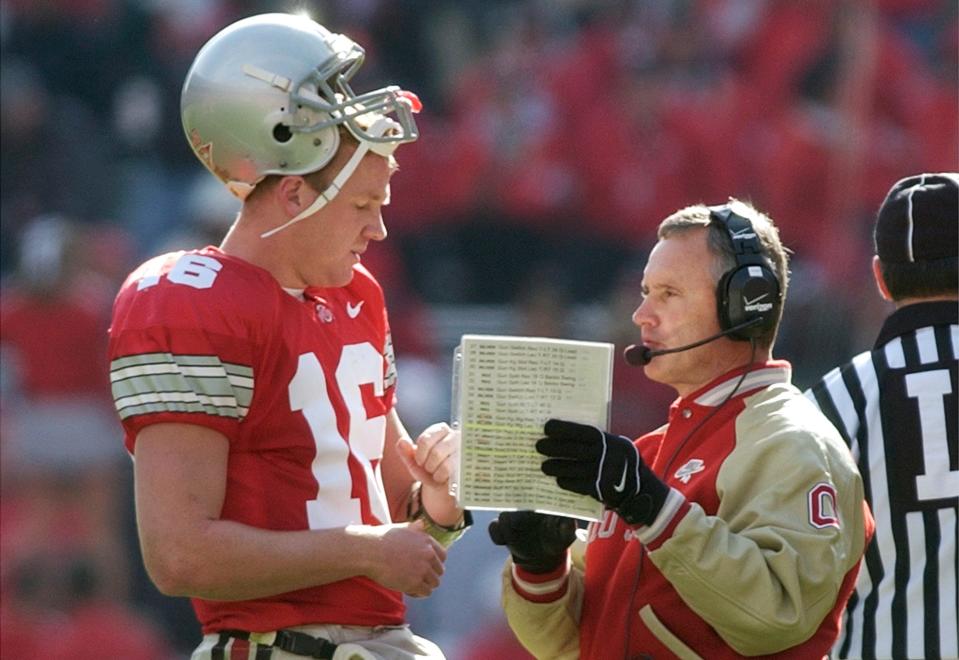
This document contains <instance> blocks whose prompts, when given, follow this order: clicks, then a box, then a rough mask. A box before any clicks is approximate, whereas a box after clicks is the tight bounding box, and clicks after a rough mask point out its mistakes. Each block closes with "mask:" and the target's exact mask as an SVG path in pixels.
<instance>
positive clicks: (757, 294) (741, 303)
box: [623, 202, 782, 367]
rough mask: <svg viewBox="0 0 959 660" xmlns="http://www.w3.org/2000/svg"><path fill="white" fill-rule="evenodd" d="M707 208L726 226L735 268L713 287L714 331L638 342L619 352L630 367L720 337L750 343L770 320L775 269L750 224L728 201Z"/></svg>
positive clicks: (776, 289)
mask: <svg viewBox="0 0 959 660" xmlns="http://www.w3.org/2000/svg"><path fill="white" fill-rule="evenodd" d="M734 203H735V202H734ZM707 208H708V209H709V217H710V223H713V224H717V225H719V226H721V227H722V228H723V229H725V230H726V235H727V236H729V240H730V242H731V244H732V248H733V254H734V255H735V256H736V267H735V268H732V269H730V270H728V271H726V272H725V273H723V276H722V277H721V278H719V283H718V284H717V286H716V308H717V312H718V315H719V327H720V330H719V332H717V333H716V334H714V335H710V336H709V337H704V338H703V339H700V340H699V341H695V342H693V343H691V344H684V345H683V346H676V347H674V348H660V349H657V350H653V349H651V348H649V347H648V346H643V345H642V344H631V345H629V346H627V347H626V349H625V350H624V351H623V357H624V358H625V359H626V362H627V363H628V364H629V365H631V366H633V367H645V366H646V365H647V364H649V363H650V361H651V360H652V359H653V358H655V357H657V356H659V355H667V354H669V353H681V352H682V351H688V350H690V349H693V348H696V347H697V346H702V345H703V344H708V343H709V342H711V341H716V340H717V339H719V338H720V337H729V338H730V339H733V340H736V341H752V340H755V339H757V338H758V337H759V336H761V335H762V334H763V333H764V332H766V331H767V330H771V329H772V328H773V327H774V326H775V324H776V308H777V307H778V306H779V305H780V304H781V303H782V289H781V287H780V286H779V278H778V277H776V273H775V272H773V270H772V269H770V268H769V266H767V265H766V259H765V257H763V253H762V246H761V244H760V242H759V237H758V236H757V235H756V231H755V229H753V223H752V222H750V220H749V218H747V217H745V216H743V215H740V214H739V213H737V212H736V211H735V210H734V209H733V208H732V203H730V204H724V205H723V206H710V207H707Z"/></svg>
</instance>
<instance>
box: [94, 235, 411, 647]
mask: <svg viewBox="0 0 959 660" xmlns="http://www.w3.org/2000/svg"><path fill="white" fill-rule="evenodd" d="M295 293H296V292H294V293H291V292H289V291H286V290H284V289H283V288H282V287H280V285H279V284H278V283H277V281H276V280H275V279H274V278H273V276H272V275H271V274H270V273H269V272H267V271H266V270H263V269H261V268H259V267H257V266H254V265H252V264H250V263H247V262H245V261H243V260H242V259H238V258H236V257H231V256H229V255H226V254H224V253H223V252H221V251H220V250H218V249H217V248H212V247H208V248H205V249H202V250H194V251H189V252H178V253H172V254H167V255H164V256H161V257H157V258H155V259H152V260H150V261H148V262H147V263H145V264H144V265H143V266H141V267H140V268H139V269H137V270H136V271H134V272H133V274H132V275H130V277H129V278H128V279H127V281H126V282H125V283H124V284H123V287H122V288H121V290H120V293H119V295H118V296H117V300H116V303H115V305H114V313H113V324H112V327H111V329H110V359H111V363H110V376H111V382H112V388H113V397H114V401H115V404H116V408H117V411H118V413H119V415H120V418H121V420H122V423H123V427H124V430H125V432H126V446H127V449H128V450H129V451H130V452H131V453H132V452H133V450H134V444H135V442H136V437H137V433H138V432H139V431H140V430H141V429H143V428H144V427H146V426H148V425H150V424H156V423H158V422H182V423H187V424H199V425H201V426H207V427H210V428H212V429H215V430H217V431H219V432H221V433H223V434H224V435H225V436H226V437H227V438H228V439H229V441H230V458H229V467H228V470H227V487H226V497H225V501H224V503H223V511H222V514H221V517H222V518H223V519H227V520H235V521H237V522H241V523H244V524H247V525H251V526H253V527H258V528H263V529H274V530H303V529H327V528H333V527H342V526H345V525H348V524H351V523H364V524H374V525H375V524H381V523H389V522H390V514H389V506H388V505H387V501H386V494H385V491H384V489H383V482H382V479H381V477H380V470H379V462H380V459H381V457H382V456H383V444H384V437H385V428H386V415H387V414H388V413H389V411H390V410H391V408H392V407H393V396H394V387H395V380H396V371H395V366H394V361H393V349H392V345H391V340H390V332H389V322H388V320H387V316H386V307H385V305H384V301H383V292H382V290H381V289H380V286H379V284H378V283H377V282H376V280H375V279H374V278H373V276H372V275H370V273H369V272H368V271H367V270H366V269H364V268H363V267H361V266H356V267H355V268H354V277H353V280H352V282H351V283H350V284H349V285H347V286H345V287H342V288H328V289H319V288H316V289H313V288H311V289H307V291H305V292H304V293H303V295H295ZM198 551H202V550H201V549H198ZM193 605H194V609H195V610H196V613H197V617H198V618H199V620H200V623H201V624H202V626H203V630H204V632H212V631H216V630H221V629H225V628H236V629H241V630H254V631H262V630H274V629H278V628H283V627H288V626H293V625H299V624H307V623H337V624H345V625H395V624H398V623H401V622H402V621H403V617H404V605H403V599H402V595H401V594H400V593H398V592H396V591H392V590H390V589H387V588H385V587H383V586H381V585H379V584H376V583H375V582H373V581H372V580H369V579H367V578H364V577H356V578H351V579H348V580H342V581H340V582H335V583H331V584H326V585H322V586H318V587H313V588H309V589H302V590H298V591H294V592H290V593H285V594H280V595H277V596H273V597H270V598H261V599H257V600H249V601H234V602H221V601H207V600H201V599H194V600H193Z"/></svg>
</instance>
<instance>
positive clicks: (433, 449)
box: [397, 422, 463, 526]
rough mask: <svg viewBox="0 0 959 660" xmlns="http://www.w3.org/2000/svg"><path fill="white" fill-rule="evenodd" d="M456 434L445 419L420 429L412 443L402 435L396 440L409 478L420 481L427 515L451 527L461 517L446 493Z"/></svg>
mask: <svg viewBox="0 0 959 660" xmlns="http://www.w3.org/2000/svg"><path fill="white" fill-rule="evenodd" d="M459 446H460V433H459V431H454V430H453V429H451V428H450V427H449V425H448V424H446V423H445V422H439V423H437V424H433V425H432V426H430V427H429V428H427V429H426V430H425V431H423V432H422V433H421V434H420V435H419V437H418V438H416V444H413V443H411V442H410V441H409V440H407V439H405V438H401V439H400V440H399V441H398V442H397V449H398V450H399V454H400V458H402V459H403V463H405V464H406V468H407V469H408V470H409V471H410V474H411V475H413V478H414V479H416V480H417V481H419V482H421V483H422V484H423V485H422V498H423V506H424V507H425V508H426V510H427V511H428V512H429V514H430V518H432V519H433V520H434V521H436V522H437V523H438V524H440V525H444V526H454V525H456V524H457V523H459V522H460V520H461V519H462V517H463V511H462V509H460V508H459V507H457V505H456V498H455V497H453V496H452V495H450V493H449V490H450V479H451V478H452V476H453V473H454V470H455V469H456V461H457V460H458V458H459Z"/></svg>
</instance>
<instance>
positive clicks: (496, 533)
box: [489, 511, 576, 573]
mask: <svg viewBox="0 0 959 660" xmlns="http://www.w3.org/2000/svg"><path fill="white" fill-rule="evenodd" d="M489 537H490V538H491V539H492V540H493V543H495V544H496V545H505V546H506V548H507V549H508V550H509V552H510V554H511V555H512V556H513V563H514V564H516V565H517V566H519V567H520V568H522V569H523V570H526V571H529V572H530V573H549V572H550V571H553V570H555V569H556V568H557V567H559V565H560V564H561V563H563V562H564V561H565V560H566V549H567V548H568V547H569V546H570V545H571V544H572V543H573V541H574V540H576V521H575V520H573V519H572V518H563V517H561V516H551V515H548V514H545V513H536V512H534V511H503V512H502V513H500V514H499V517H498V518H497V519H496V520H494V521H492V522H491V523H490V524H489Z"/></svg>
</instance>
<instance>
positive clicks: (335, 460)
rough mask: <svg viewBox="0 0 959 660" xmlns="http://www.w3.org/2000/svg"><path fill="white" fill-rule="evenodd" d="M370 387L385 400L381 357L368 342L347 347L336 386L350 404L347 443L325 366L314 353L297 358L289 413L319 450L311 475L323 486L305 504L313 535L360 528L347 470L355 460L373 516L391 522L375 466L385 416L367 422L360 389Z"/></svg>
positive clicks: (380, 480)
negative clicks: (301, 421) (299, 415)
mask: <svg viewBox="0 0 959 660" xmlns="http://www.w3.org/2000/svg"><path fill="white" fill-rule="evenodd" d="M365 384H372V385H373V391H374V392H375V393H376V394H377V395H382V394H383V355H382V354H381V353H379V352H378V351H377V350H376V349H375V348H373V345H372V344H370V343H369V342H364V343H362V344H350V345H348V346H344V347H343V352H342V353H341V354H340V363H339V365H338V366H337V369H336V386H337V387H338V388H339V390H340V393H341V394H342V395H343V400H344V401H345V402H346V407H347V414H348V415H349V437H348V438H347V439H344V438H343V436H341V435H340V433H339V432H338V431H337V428H336V410H335V409H334V408H333V404H332V403H331V402H330V396H329V392H327V388H326V377H325V374H324V372H323V365H321V364H320V361H319V360H318V359H317V357H316V355H314V354H313V353H304V354H303V355H301V356H300V358H299V363H298V365H297V369H296V374H295V375H294V376H293V380H291V381H290V387H289V392H290V407H291V408H292V409H293V410H294V411H298V410H299V411H302V412H303V417H305V418H306V422H307V424H309V426H310V432H311V433H312V434H313V442H314V443H315V444H316V458H314V460H313V465H312V470H313V476H314V477H315V478H316V483H317V485H318V486H319V490H318V493H317V498H316V499H315V500H309V501H308V502H307V503H306V515H307V519H308V520H309V525H310V529H329V528H331V527H343V526H345V525H349V524H355V523H360V522H362V518H361V516H360V501H359V499H358V498H356V497H354V496H353V478H352V475H351V474H350V470H349V465H348V461H349V457H350V456H351V455H352V456H353V457H354V459H355V460H356V462H357V463H358V464H359V465H360V466H361V467H362V469H363V474H364V475H365V480H366V492H367V493H369V500H370V510H371V511H372V513H373V515H374V516H376V517H377V519H379V520H380V521H381V522H384V523H386V522H390V514H389V506H388V505H387V502H386V491H385V489H384V488H383V480H382V477H381V475H380V470H379V466H377V468H376V469H375V470H374V469H373V465H372V461H374V460H376V459H379V458H382V457H383V439H384V434H385V430H386V416H385V415H378V416H376V417H372V418H370V419H367V417H366V409H365V408H364V406H363V399H362V396H361V394H360V386H361V385H365Z"/></svg>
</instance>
